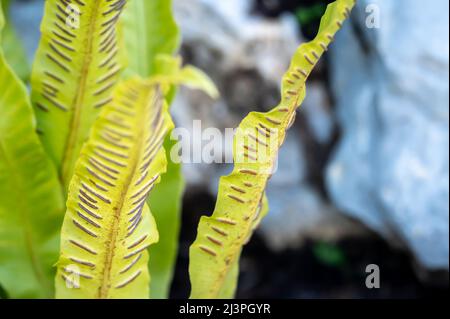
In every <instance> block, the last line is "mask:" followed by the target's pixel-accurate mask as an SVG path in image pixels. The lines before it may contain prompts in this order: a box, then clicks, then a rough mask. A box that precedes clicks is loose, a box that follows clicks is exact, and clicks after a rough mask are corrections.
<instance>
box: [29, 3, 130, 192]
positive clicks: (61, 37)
mask: <svg viewBox="0 0 450 319" xmlns="http://www.w3.org/2000/svg"><path fill="white" fill-rule="evenodd" d="M125 4H126V0H95V1H92V0H77V1H61V0H47V1H46V4H45V12H44V19H43V21H42V24H41V34H42V36H41V41H40V45H39V49H38V51H37V54H36V59H35V62H34V65H33V71H32V76H31V85H32V101H33V104H34V106H35V110H36V116H37V121H38V129H39V132H40V134H41V139H42V142H43V144H44V147H45V149H46V150H47V152H48V154H49V155H50V157H51V158H52V160H53V161H54V162H55V164H56V166H57V168H58V171H59V176H60V179H61V181H62V184H63V186H64V187H65V188H66V189H67V187H68V184H69V182H70V179H71V177H72V174H73V169H74V166H75V163H76V160H77V158H78V155H79V153H80V150H81V147H82V145H83V143H84V141H85V140H86V138H87V136H88V134H89V129H90V128H91V126H92V124H93V122H94V120H95V118H96V117H97V115H98V113H99V110H100V108H101V107H103V106H104V105H106V104H107V103H108V102H109V101H110V100H111V92H112V89H113V87H114V85H115V83H116V81H117V78H118V76H119V72H120V71H121V68H122V67H123V64H124V63H123V57H122V53H121V52H122V50H121V45H120V43H119V42H120V39H121V37H120V30H118V28H117V22H118V20H119V18H120V14H121V11H122V9H123V7H124V5H125Z"/></svg>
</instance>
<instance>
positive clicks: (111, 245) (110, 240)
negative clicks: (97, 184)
mask: <svg viewBox="0 0 450 319" xmlns="http://www.w3.org/2000/svg"><path fill="white" fill-rule="evenodd" d="M146 96H147V97H148V96H149V94H147V95H146ZM136 103H139V102H136ZM148 103H152V100H151V99H150V100H149V102H148ZM144 109H149V108H148V106H145V107H144ZM137 118H138V120H137V122H136V123H134V124H135V127H136V128H137V130H136V137H135V138H137V139H138V141H137V143H136V145H135V147H133V154H131V155H130V158H132V159H134V161H133V163H132V167H131V169H130V173H129V174H128V176H127V177H126V179H125V182H124V187H123V190H122V192H121V193H120V197H119V200H118V205H117V208H116V211H115V213H114V216H113V222H112V225H111V231H110V232H109V234H108V237H107V239H106V243H107V247H106V254H105V260H104V267H103V271H102V274H101V277H102V278H101V284H100V287H99V290H98V298H99V299H104V298H107V297H108V293H109V289H110V288H111V282H110V281H111V268H112V265H113V259H114V255H115V250H116V241H117V235H118V233H119V227H120V222H121V213H122V210H123V207H124V205H125V202H126V198H127V194H128V191H129V189H130V186H131V184H132V181H133V178H134V176H135V174H136V171H137V168H138V164H139V159H140V154H141V153H142V148H143V143H144V137H143V136H144V134H143V133H144V129H143V128H144V127H146V126H145V124H146V122H145V119H146V116H144V114H142V116H137Z"/></svg>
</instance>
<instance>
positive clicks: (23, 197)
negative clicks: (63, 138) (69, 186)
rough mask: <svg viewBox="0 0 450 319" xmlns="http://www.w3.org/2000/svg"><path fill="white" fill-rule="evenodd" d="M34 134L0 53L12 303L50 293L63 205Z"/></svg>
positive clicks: (4, 238)
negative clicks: (13, 299)
mask: <svg viewBox="0 0 450 319" xmlns="http://www.w3.org/2000/svg"><path fill="white" fill-rule="evenodd" d="M2 27H3V15H2V8H1V6H0V31H1V29H2ZM0 37H1V35H0ZM35 129H36V128H35V122H34V117H33V109H32V107H31V103H30V101H29V99H28V96H27V91H26V88H25V86H24V85H23V83H21V81H20V80H19V78H18V77H17V76H16V75H15V73H14V72H13V70H12V68H11V67H10V66H9V65H8V64H7V62H6V59H5V57H4V55H3V52H2V50H1V49H0V285H1V286H3V287H4V288H5V290H6V291H7V292H8V295H9V296H10V297H11V298H51V297H53V290H54V289H53V277H54V269H53V267H52V266H53V264H54V263H55V261H56V259H57V258H58V238H59V227H60V223H61V221H62V212H63V211H64V208H63V207H64V202H63V196H62V192H61V189H60V186H59V182H58V177H57V174H56V171H55V169H54V167H53V165H52V162H51V161H50V159H48V157H47V155H46V154H45V151H44V148H43V147H42V145H41V143H40V141H39V137H38V136H37V134H36V131H35Z"/></svg>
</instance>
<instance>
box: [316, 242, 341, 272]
mask: <svg viewBox="0 0 450 319" xmlns="http://www.w3.org/2000/svg"><path fill="white" fill-rule="evenodd" d="M313 253H314V256H315V257H316V258H317V260H319V261H320V262H321V263H322V264H325V265H327V266H331V267H338V268H339V267H342V266H344V265H345V264H346V262H347V259H346V257H345V254H344V252H343V251H342V249H341V248H340V247H339V246H337V245H335V244H331V243H326V242H318V243H316V244H315V245H314V247H313Z"/></svg>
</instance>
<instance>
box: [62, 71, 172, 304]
mask: <svg viewBox="0 0 450 319" xmlns="http://www.w3.org/2000/svg"><path fill="white" fill-rule="evenodd" d="M172 127H173V124H172V122H171V119H170V116H169V114H168V111H167V104H166V103H165V102H164V98H163V96H162V94H161V91H160V89H159V88H158V87H157V86H155V85H152V84H149V83H148V82H145V81H141V80H134V79H133V80H130V81H127V82H125V83H124V84H121V85H119V86H118V87H117V89H116V90H115V92H114V95H113V100H112V102H110V103H109V104H108V105H107V106H106V107H105V109H104V110H103V111H102V113H101V114H100V117H99V118H98V120H97V121H96V122H95V125H94V127H93V129H92V132H91V134H90V138H89V140H88V142H87V143H86V144H85V146H84V147H83V150H82V152H81V155H80V158H79V160H78V162H77V166H76V169H75V174H74V177H73V179H72V182H71V184H70V191H69V198H68V201H67V213H66V217H65V220H64V225H63V229H62V242H61V256H60V259H59V262H58V274H57V277H56V291H57V297H59V298H148V297H149V272H148V268H147V262H148V252H147V248H148V247H149V245H150V244H152V243H155V242H156V241H157V240H158V233H157V230H156V225H155V222H154V220H153V217H152V215H151V213H150V210H149V208H148V206H147V204H146V200H147V197H148V194H149V193H150V191H151V190H152V189H153V187H154V186H155V184H156V183H157V182H159V180H160V175H161V174H162V173H164V172H165V169H166V159H165V153H164V150H163V148H162V145H163V141H164V138H165V136H166V134H167V133H168V132H169V131H170V130H171V129H172Z"/></svg>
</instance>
